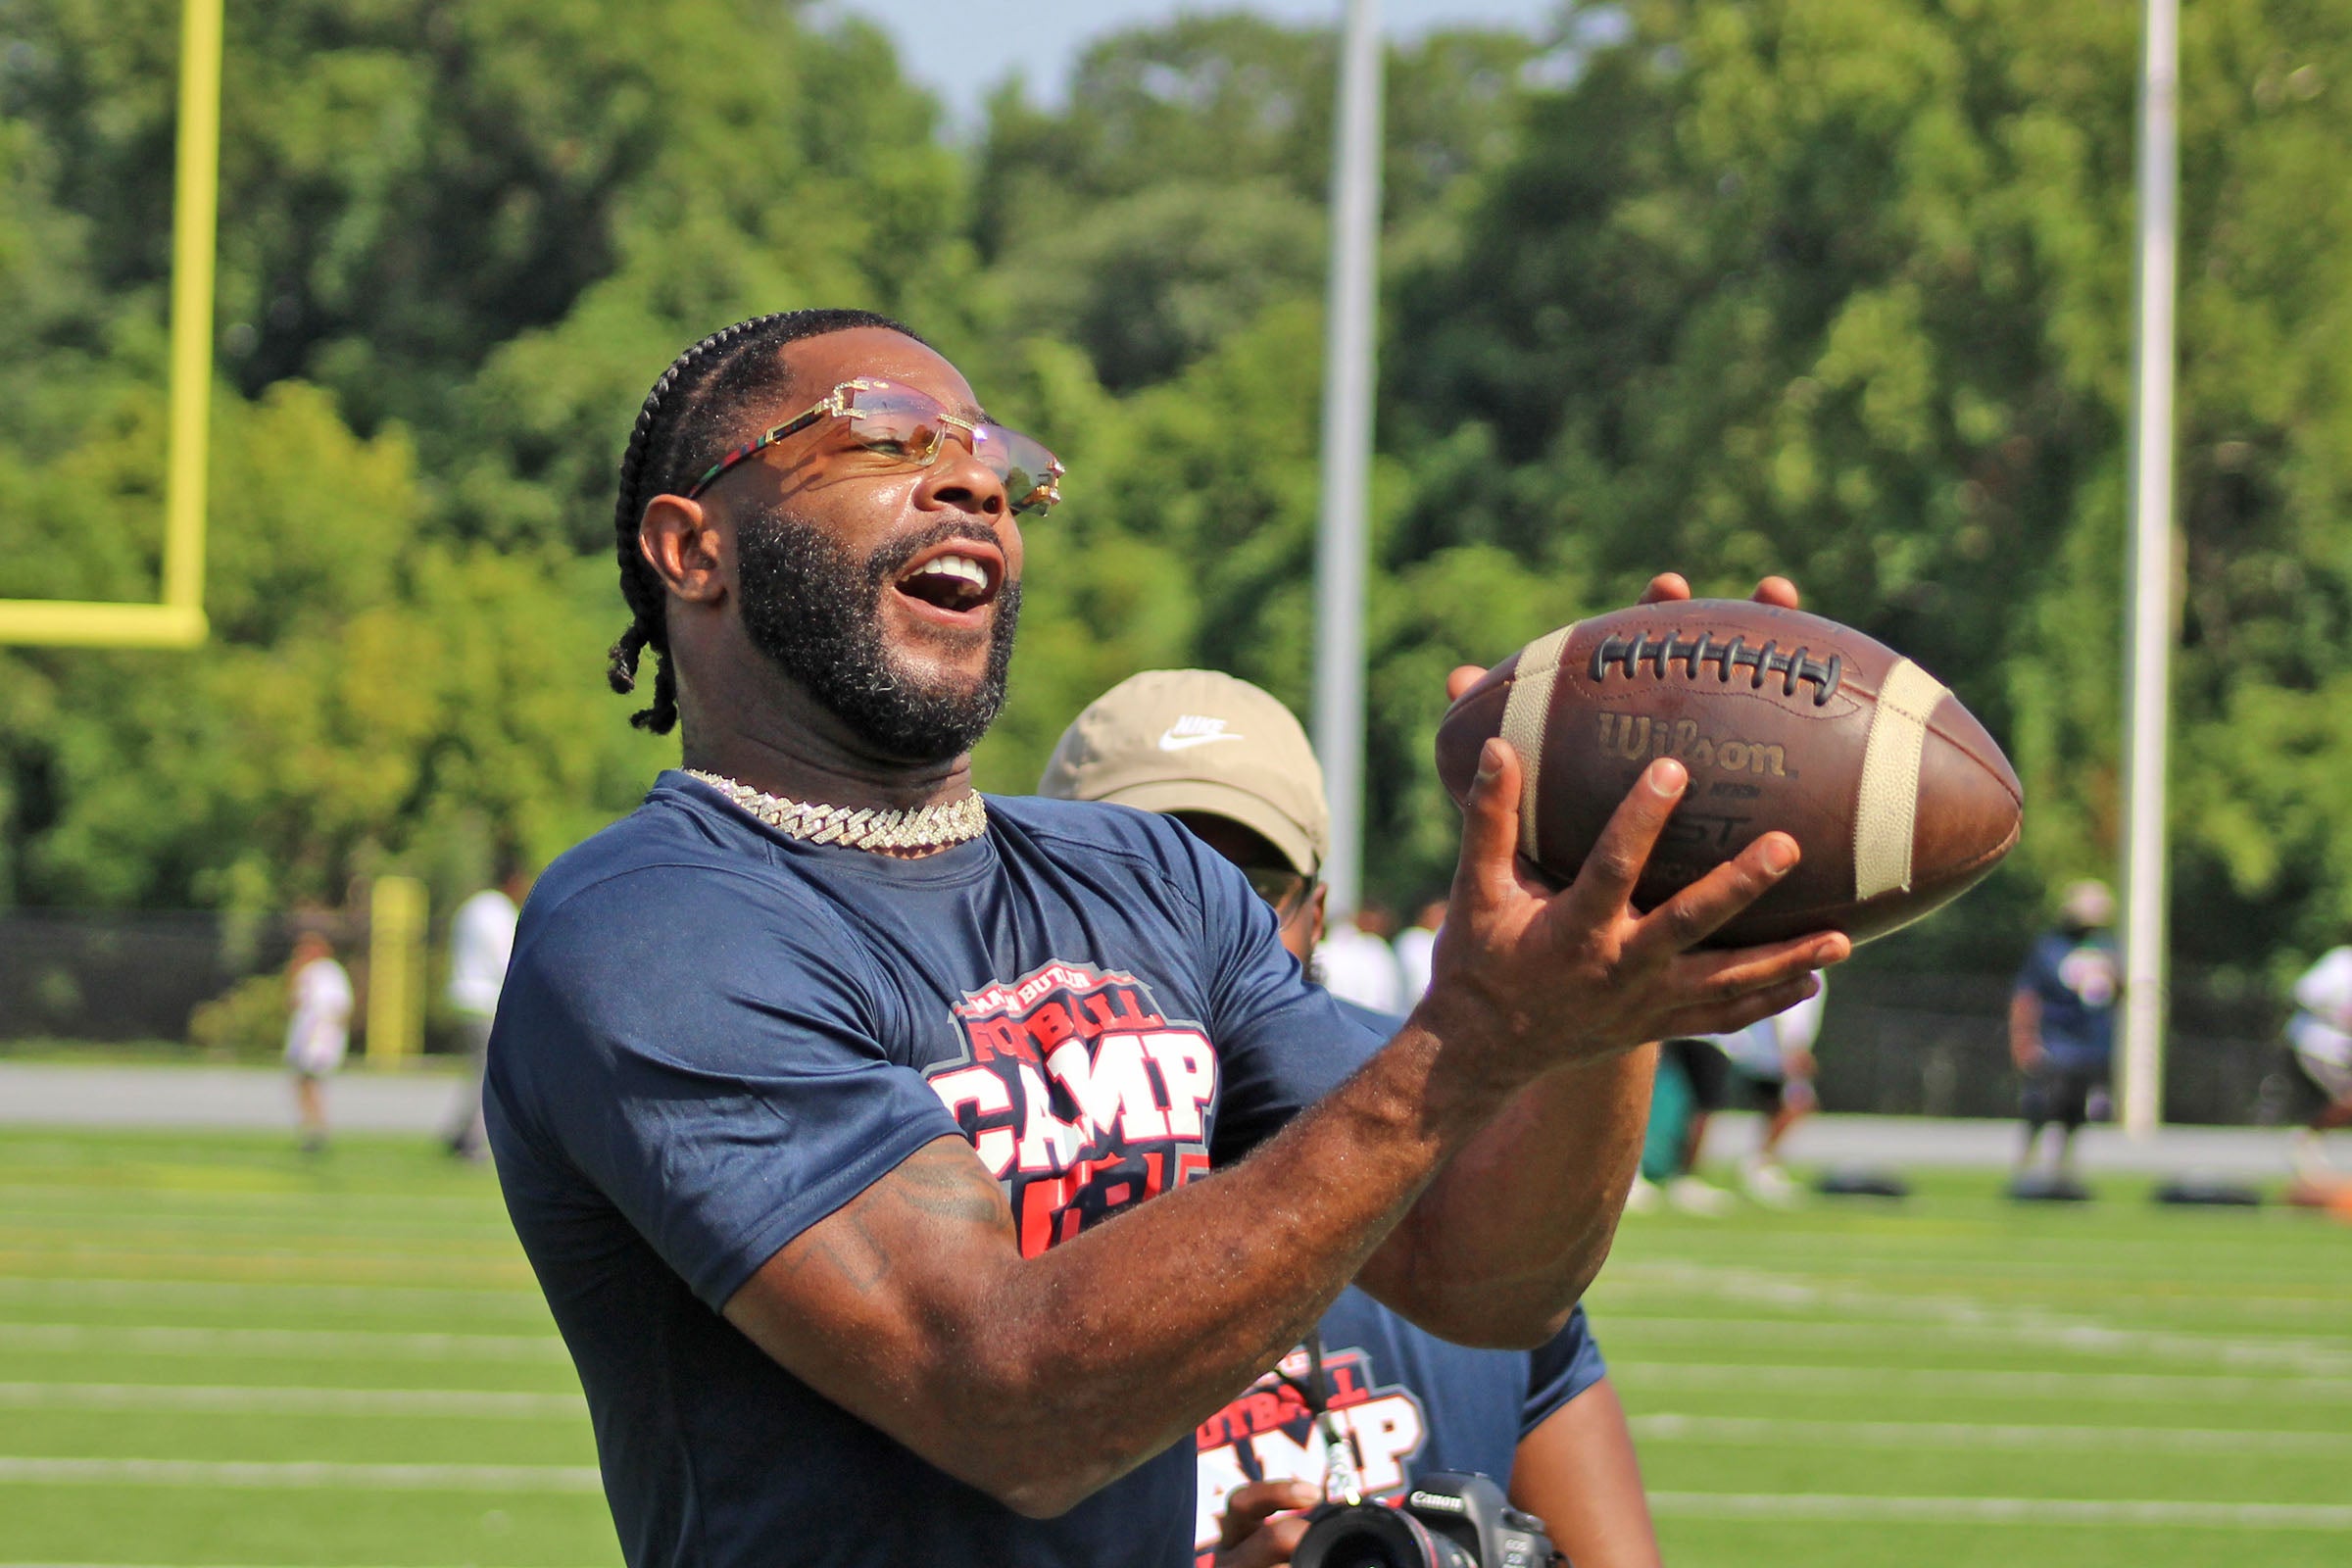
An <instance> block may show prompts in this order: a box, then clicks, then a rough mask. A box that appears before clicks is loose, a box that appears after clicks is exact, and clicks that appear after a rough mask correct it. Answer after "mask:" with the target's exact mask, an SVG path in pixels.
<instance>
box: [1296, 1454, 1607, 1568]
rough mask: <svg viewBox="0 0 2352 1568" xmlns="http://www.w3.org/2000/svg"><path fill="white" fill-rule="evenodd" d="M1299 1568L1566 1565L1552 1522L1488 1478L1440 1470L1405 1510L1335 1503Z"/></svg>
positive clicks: (1315, 1524)
mask: <svg viewBox="0 0 2352 1568" xmlns="http://www.w3.org/2000/svg"><path fill="white" fill-rule="evenodd" d="M1307 1517H1308V1519H1309V1520H1311V1521H1312V1523H1310V1524H1309V1525H1308V1526H1307V1531H1306V1535H1305V1536H1304V1537H1303V1538H1302V1539H1301V1540H1300V1541H1299V1549H1298V1550H1297V1551H1296V1552H1294V1553H1292V1554H1291V1562H1292V1563H1293V1565H1294V1568H1552V1564H1553V1563H1555V1562H1561V1563H1564V1562H1565V1561H1566V1560H1567V1559H1565V1558H1563V1557H1561V1556H1560V1555H1559V1553H1558V1551H1557V1550H1556V1549H1555V1548H1554V1547H1553V1546H1552V1544H1551V1538H1550V1537H1549V1536H1547V1535H1545V1534H1544V1521H1543V1520H1541V1519H1539V1518H1537V1517H1536V1516H1535V1515H1534V1514H1532V1513H1521V1512H1520V1511H1519V1510H1518V1509H1516V1508H1514V1507H1512V1506H1511V1505H1510V1503H1508V1502H1507V1501H1505V1500H1504V1498H1503V1495H1502V1489H1501V1488H1500V1487H1498V1486H1496V1485H1495V1483H1494V1482H1492V1481H1490V1480H1488V1479H1487V1478H1486V1477H1485V1476H1466V1475H1453V1474H1450V1473H1447V1472H1445V1471H1440V1472H1438V1473H1436V1474H1434V1475H1427V1476H1423V1477H1422V1478H1421V1481H1420V1484H1419V1485H1417V1486H1415V1487H1414V1488H1413V1490H1412V1491H1410V1492H1408V1493H1406V1494H1405V1496H1404V1502H1403V1505H1402V1506H1400V1507H1396V1508H1392V1507H1389V1506H1388V1505H1387V1504H1386V1503H1379V1502H1355V1503H1348V1502H1327V1503H1325V1504H1323V1505H1322V1506H1321V1507H1319V1508H1317V1509H1316V1510H1315V1511H1314V1512H1313V1513H1311V1514H1309V1515H1307Z"/></svg>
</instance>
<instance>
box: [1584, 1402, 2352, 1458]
mask: <svg viewBox="0 0 2352 1568" xmlns="http://www.w3.org/2000/svg"><path fill="white" fill-rule="evenodd" d="M1630 1425H1631V1426H1632V1427H1633V1429H1634V1436H1635V1437H1637V1438H1642V1439H1644V1440H1648V1441H1653V1442H1664V1443H1676V1442H1681V1443H1726V1444H1765V1445H1770V1446H1780V1445H1783V1444H1791V1443H1834V1444H1839V1445H1844V1446H1856V1447H1863V1446H1867V1447H1872V1448H2011V1449H2016V1448H2061V1449H2065V1450H2066V1451H2068V1452H2071V1453H2088V1452H2108V1453H2112V1452H2115V1451H2116V1450H2118V1449H2133V1450H2138V1451H2142V1452H2162V1453H2271V1454H2289V1453H2291V1454H2315V1455H2320V1456H2323V1457H2328V1456H2333V1455H2338V1454H2352V1433H2336V1432H2278V1431H2253V1430H2245V1429H2238V1428H2228V1427H2220V1428H2217V1427H2089V1426H2044V1425H2038V1424H2024V1423H2015V1422H2002V1423H1987V1422H1976V1421H1805V1420H1784V1419H1782V1418H1780V1417H1777V1416H1772V1417H1766V1416H1726V1415H1684V1414H1680V1413H1676V1412H1672V1411H1661V1412H1659V1413H1657V1414H1654V1415H1641V1416H1635V1417H1634V1418H1633V1419H1632V1421H1631V1423H1630Z"/></svg>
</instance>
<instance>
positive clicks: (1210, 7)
mask: <svg viewBox="0 0 2352 1568" xmlns="http://www.w3.org/2000/svg"><path fill="white" fill-rule="evenodd" d="M829 9H835V10H854V11H855V12H856V14H857V15H858V16H861V17H863V18H865V19H866V20H868V21H870V22H873V23H875V24H876V25H880V26H881V27H883V28H884V29H885V30H887V31H888V32H890V33H891V34H892V35H893V36H894V37H895V38H897V40H898V43H899V57H900V59H901V60H902V61H904V62H905V64H906V67H907V72H908V73H909V74H911V75H913V76H914V77H915V78H916V79H917V80H919V81H921V82H923V83H924V84H925V85H927V86H929V87H931V88H932V89H933V90H934V91H936V92H938V93H939V94H940V95H941V96H942V97H943V98H945V99H946V100H947V103H948V106H949V111H950V113H951V114H952V115H953V116H954V118H955V120H956V123H957V124H959V125H969V124H971V123H974V122H975V121H976V120H977V119H978V116H979V108H980V102H981V100H982V99H983V98H984V97H986V95H987V93H988V90H989V89H990V88H991V87H993V86H995V85H996V84H997V83H998V82H1000V81H1002V80H1004V79H1005V77H1006V76H1007V75H1009V74H1011V73H1013V72H1015V71H1016V70H1017V71H1018V72H1020V73H1021V74H1022V76H1023V77H1024V78H1026V80H1027V81H1028V83H1029V92H1030V96H1031V97H1033V98H1038V99H1043V100H1045V101H1047V102H1050V103H1051V102H1058V101H1059V100H1060V97H1061V93H1062V87H1063V84H1064V83H1065V82H1066V81H1067V79H1068V77H1069V72H1070V68H1071V66H1072V65H1074V64H1075V63H1076V61H1077V59H1078V55H1079V53H1080V51H1081V50H1083V49H1084V48H1085V47H1086V45H1087V44H1088V43H1090V42H1092V41H1093V40H1094V39H1096V38H1098V37H1100V36H1102V35H1103V33H1106V32H1116V31H1118V30H1119V29H1121V28H1123V27H1131V26H1135V25H1139V24H1148V23H1154V22H1161V21H1165V20H1166V19H1168V18H1170V17H1174V16H1177V15H1180V14H1182V13H1185V12H1196V13H1199V12H1219V11H1254V12H1256V13H1258V14H1259V15H1261V16H1268V17H1277V18H1280V19H1282V20H1284V21H1288V22H1312V21H1322V20H1335V21H1336V20H1337V19H1338V17H1339V16H1340V14H1341V11H1342V9H1343V7H1342V4H1341V0H1227V3H1223V4H1217V3H1205V4H1204V3H1202V0H892V3H890V4H888V5H879V6H877V5H863V4H854V3H853V0H832V4H831V6H830V7H829ZM1557 10H1558V0H1382V4H1381V8H1380V12H1381V23H1382V25H1383V26H1384V27H1385V28H1386V29H1387V31H1388V33H1389V35H1390V36H1391V37H1396V38H1410V37H1413V36H1415V35H1416V34H1419V33H1423V32H1427V31H1429V30H1430V29H1431V28H1433V27H1442V26H1458V25H1479V24H1483V25H1500V26H1515V27H1522V28H1526V29H1529V30H1531V31H1532V30H1534V29H1536V28H1537V27H1540V26H1542V25H1544V24H1546V23H1548V22H1549V21H1550V20H1551V19H1552V16H1553V14H1554V13H1555V12H1556V11H1557ZM820 14H821V13H820Z"/></svg>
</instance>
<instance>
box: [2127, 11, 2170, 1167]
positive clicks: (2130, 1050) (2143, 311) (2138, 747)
mask: <svg viewBox="0 0 2352 1568" xmlns="http://www.w3.org/2000/svg"><path fill="white" fill-rule="evenodd" d="M2179 96H2180V0H2148V4H2147V39H2146V54H2145V57H2144V59H2143V61H2142V65H2141V72H2140V84H2139V265H2138V285H2139V286H2138V307H2139V320H2138V329H2137V331H2136V332H2135V333H2134V334H2133V335H2134V339H2135V344H2136V349H2135V359H2136V367H2135V368H2136V375H2135V381H2136V398H2135V402H2136V407H2135V409H2134V411H2133V414H2134V417H2133V421H2132V440H2131V512H2132V528H2131V620H2130V628H2131V629H2130V631H2129V632H2128V633H2127V635H2128V637H2129V639H2130V641H2129V644H2128V650H2127V651H2128V653H2129V655H2130V668H2131V677H2130V678H2131V699H2130V706H2129V718H2128V721H2127V724H2126V727H2125V731H2124V747H2125V795H2124V805H2125V844H2124V1126H2125V1128H2126V1130H2128V1131H2129V1132H2130V1133H2131V1136H2133V1137H2134V1138H2148V1137H2152V1136H2154V1134H2155V1131H2156V1126H2157V1124H2158V1123H2159V1122H2160V1121H2162V1120H2163V1119H2164V1016H2165V1006H2164V1004H2165V918H2164V917H2165V820H2164V772H2165V751H2166V742H2167V739H2168V731H2169V729H2170V727H2171V711H2170V703H2169V698H2170V695H2171V691H2172V676H2171V664H2172V643H2173V358H2174V355H2173V296H2174V274H2175V263H2176V254H2177V250H2178V246H2179V237H2178V233H2177V230H2178V226H2179V217H2178V214H2179V195H2180V131H2179V126H2178V102H2179Z"/></svg>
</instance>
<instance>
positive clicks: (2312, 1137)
mask: <svg viewBox="0 0 2352 1568" xmlns="http://www.w3.org/2000/svg"><path fill="white" fill-rule="evenodd" d="M2286 1043H2287V1045H2288V1046H2289V1048H2291V1049H2292V1050H2293V1052H2294V1058H2295V1067H2296V1069H2297V1070H2298V1071H2300V1072H2301V1073H2302V1074H2303V1076H2304V1077H2305V1078H2307V1079H2309V1080H2310V1082H2311V1086H2312V1088H2313V1089H2315V1090H2317V1091H2318V1093H2319V1098H2320V1099H2321V1100H2323V1101H2324V1102H2325V1103H2324V1104H2322V1105H2321V1107H2320V1109H2319V1111H2318V1113H2317V1114H2315V1115H2314V1116H2313V1117H2312V1118H2311V1120H2310V1121H2308V1122H2306V1123H2305V1124H2304V1125H2303V1127H2302V1128H2301V1129H2300V1130H2299V1131H2297V1132H2296V1134H2295V1143H2294V1162H2295V1174H2296V1175H2297V1176H2298V1177H2301V1178H2303V1179H2304V1180H2306V1181H2311V1182H2317V1183H2321V1184H2326V1183H2327V1182H2329V1181H2330V1180H2331V1179H2332V1171H2331V1168H2330V1167H2329V1165H2328V1163H2327V1155H2326V1154H2325V1153H2324V1152H2322V1151H2321V1148H2320V1142H2321V1140H2322V1139H2323V1138H2325V1137H2326V1136H2327V1134H2328V1133H2329V1132H2331V1131H2332V1130H2334V1129H2335V1128H2338V1127H2347V1126H2352V947H2343V948H2336V949H2333V950H2331V951H2329V952H2328V953H2327V954H2326V955H2324V956H2322V957H2321V959H2320V961H2319V962H2317V963H2315V964H2313V965H2312V966H2311V967H2310V968H2309V969H2307V970H2305V971H2304V973H2303V976H2302V978H2301V979H2299V980H2297V981H2296V982H2295V1015H2294V1017H2293V1018H2292V1019H2290V1020H2288V1022H2287V1026H2286Z"/></svg>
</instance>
